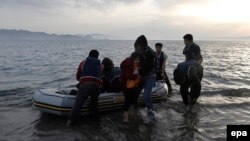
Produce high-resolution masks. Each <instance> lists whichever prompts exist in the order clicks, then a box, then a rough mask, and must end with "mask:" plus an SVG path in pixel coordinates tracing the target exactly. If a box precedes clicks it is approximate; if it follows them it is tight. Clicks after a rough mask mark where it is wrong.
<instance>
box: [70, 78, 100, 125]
mask: <svg viewBox="0 0 250 141" xmlns="http://www.w3.org/2000/svg"><path fill="white" fill-rule="evenodd" d="M99 93H100V90H99V87H98V85H97V84H95V83H88V84H82V85H80V88H79V89H78V92H77V95H76V101H75V104H74V106H73V108H72V111H71V114H70V117H69V120H71V121H74V120H75V119H76V118H77V116H78V115H79V114H80V111H81V108H82V106H83V104H84V102H85V101H86V100H87V98H88V97H89V96H90V98H91V103H90V110H91V114H92V115H94V114H96V113H97V105H98V96H99Z"/></svg>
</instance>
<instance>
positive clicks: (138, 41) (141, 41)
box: [134, 35, 148, 47]
mask: <svg viewBox="0 0 250 141" xmlns="http://www.w3.org/2000/svg"><path fill="white" fill-rule="evenodd" d="M139 45H140V46H142V47H145V46H148V41H147V38H146V37H145V36H144V35H141V36H139V37H138V38H137V39H136V40H135V43H134V46H135V47H136V46H139Z"/></svg>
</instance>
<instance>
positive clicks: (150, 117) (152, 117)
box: [148, 110, 155, 122]
mask: <svg viewBox="0 0 250 141" xmlns="http://www.w3.org/2000/svg"><path fill="white" fill-rule="evenodd" d="M148 119H149V121H150V122H154V121H155V114H154V113H153V111H152V110H150V111H148Z"/></svg>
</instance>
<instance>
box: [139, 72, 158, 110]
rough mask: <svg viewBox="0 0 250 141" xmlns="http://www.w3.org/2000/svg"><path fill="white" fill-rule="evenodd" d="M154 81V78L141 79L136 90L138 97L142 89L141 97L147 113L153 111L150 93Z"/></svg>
mask: <svg viewBox="0 0 250 141" xmlns="http://www.w3.org/2000/svg"><path fill="white" fill-rule="evenodd" d="M154 80H155V77H154V76H152V77H143V78H141V82H140V85H139V86H138V88H137V90H138V91H137V93H138V95H139V94H140V93H141V91H142V89H144V93H143V96H144V100H145V103H146V107H147V110H148V111H150V110H152V109H153V104H152V101H151V92H152V87H153V85H154Z"/></svg>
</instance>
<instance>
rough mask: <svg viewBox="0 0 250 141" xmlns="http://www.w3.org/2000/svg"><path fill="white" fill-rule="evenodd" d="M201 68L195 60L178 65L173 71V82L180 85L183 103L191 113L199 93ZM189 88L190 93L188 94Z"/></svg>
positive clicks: (201, 75)
mask: <svg viewBox="0 0 250 141" xmlns="http://www.w3.org/2000/svg"><path fill="white" fill-rule="evenodd" d="M202 77H203V67H202V66H201V65H200V63H199V62H198V61H196V60H187V61H185V62H182V63H179V64H178V66H177V68H176V69H175V70H174V81H175V83H176V84H177V85H180V92H181V96H182V100H183V103H184V104H185V105H186V106H187V110H189V111H191V110H192V108H193V105H194V104H195V102H196V101H197V99H198V97H199V96H200V92H201V80H202ZM189 88H190V92H189Z"/></svg>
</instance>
